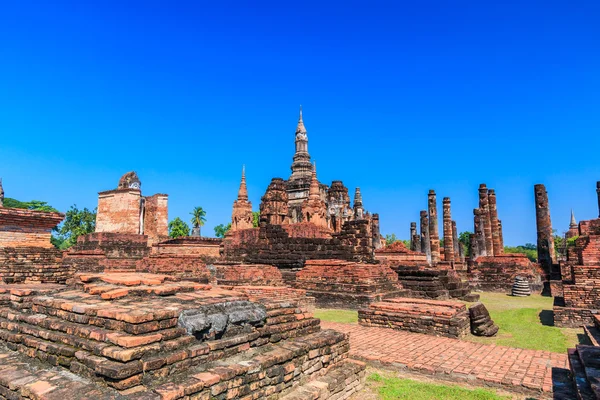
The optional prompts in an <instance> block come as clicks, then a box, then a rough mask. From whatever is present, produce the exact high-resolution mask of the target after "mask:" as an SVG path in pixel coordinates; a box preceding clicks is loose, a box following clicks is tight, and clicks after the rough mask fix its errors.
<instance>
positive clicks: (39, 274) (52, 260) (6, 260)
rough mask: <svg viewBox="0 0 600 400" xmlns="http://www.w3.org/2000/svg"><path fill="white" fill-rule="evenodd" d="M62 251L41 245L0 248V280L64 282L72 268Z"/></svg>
mask: <svg viewBox="0 0 600 400" xmlns="http://www.w3.org/2000/svg"><path fill="white" fill-rule="evenodd" d="M61 261H62V251H60V250H58V249H56V248H49V249H48V248H43V247H4V248H0V280H2V281H3V282H5V283H64V282H65V281H66V280H67V279H69V278H70V277H71V276H72V270H71V269H70V268H69V267H68V266H63V265H62V262H61Z"/></svg>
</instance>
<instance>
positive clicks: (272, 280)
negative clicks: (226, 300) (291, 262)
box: [215, 264, 284, 286]
mask: <svg viewBox="0 0 600 400" xmlns="http://www.w3.org/2000/svg"><path fill="white" fill-rule="evenodd" d="M215 269H216V277H217V283H218V284H219V285H231V286H284V283H283V277H282V276H281V272H280V271H279V269H278V268H277V267H274V266H272V265H264V264H239V265H215Z"/></svg>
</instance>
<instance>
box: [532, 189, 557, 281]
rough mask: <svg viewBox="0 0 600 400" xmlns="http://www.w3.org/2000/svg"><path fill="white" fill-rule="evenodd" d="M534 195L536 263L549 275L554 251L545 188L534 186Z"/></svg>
mask: <svg viewBox="0 0 600 400" xmlns="http://www.w3.org/2000/svg"><path fill="white" fill-rule="evenodd" d="M534 195H535V219H536V226H537V250H538V262H539V263H540V264H541V265H542V267H543V268H544V270H545V271H546V272H547V273H551V269H552V265H553V264H554V262H555V261H556V255H555V250H554V235H553V233H552V221H551V220H550V205H549V204H548V193H547V192H546V187H545V186H544V185H541V184H538V185H535V186H534Z"/></svg>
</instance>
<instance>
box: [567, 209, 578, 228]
mask: <svg viewBox="0 0 600 400" xmlns="http://www.w3.org/2000/svg"><path fill="white" fill-rule="evenodd" d="M569 228H577V221H576V220H575V213H574V212H573V209H571V223H570V224H569Z"/></svg>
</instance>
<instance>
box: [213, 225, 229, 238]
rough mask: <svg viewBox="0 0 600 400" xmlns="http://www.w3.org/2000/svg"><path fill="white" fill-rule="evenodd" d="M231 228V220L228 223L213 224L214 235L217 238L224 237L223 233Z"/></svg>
mask: <svg viewBox="0 0 600 400" xmlns="http://www.w3.org/2000/svg"><path fill="white" fill-rule="evenodd" d="M230 229H231V222H230V223H228V224H227V225H224V224H220V225H217V226H215V236H216V237H218V238H224V237H225V234H227V232H229V230H230Z"/></svg>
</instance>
